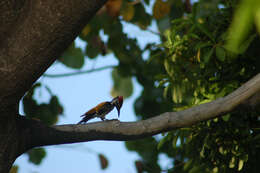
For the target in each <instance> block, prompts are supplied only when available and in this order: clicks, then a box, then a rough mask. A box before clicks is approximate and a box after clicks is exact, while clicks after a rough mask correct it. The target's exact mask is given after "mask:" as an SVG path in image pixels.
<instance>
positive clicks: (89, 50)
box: [86, 44, 100, 58]
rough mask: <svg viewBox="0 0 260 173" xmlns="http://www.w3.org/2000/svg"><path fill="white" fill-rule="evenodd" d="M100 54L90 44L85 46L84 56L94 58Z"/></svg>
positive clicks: (95, 47)
mask: <svg viewBox="0 0 260 173" xmlns="http://www.w3.org/2000/svg"><path fill="white" fill-rule="evenodd" d="M99 53H100V51H99V49H98V47H97V46H93V45H92V44H87V46H86V55H87V56H88V57H89V58H96V57H97V56H98V54H99Z"/></svg>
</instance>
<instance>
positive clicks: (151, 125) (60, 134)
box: [26, 74, 260, 147]
mask: <svg viewBox="0 0 260 173" xmlns="http://www.w3.org/2000/svg"><path fill="white" fill-rule="evenodd" d="M258 92H260V74H258V75H256V76H255V77H254V78H252V79H251V80H249V81H248V82H247V83H245V84H244V85H242V86H241V87H240V88H238V89H237V90H235V91H234V92H232V93H231V94H229V95H228V96H226V97H222V98H218V99H217V100H215V101H212V102H209V103H205V104H201V105H199V106H195V107H192V108H189V109H186V110H184V111H179V112H166V113H163V114H161V115H158V116H155V117H153V118H149V119H147V120H142V121H138V122H120V121H106V122H96V123H88V124H86V125H57V126H52V127H47V126H44V125H42V124H41V123H40V122H34V123H29V124H30V126H31V130H30V133H31V143H30V145H31V146H30V147H35V146H44V145H56V144H67V143H75V142H86V141H93V140H115V141H126V140H135V139H140V138H143V137H146V136H152V135H155V134H158V133H161V132H166V131H169V130H172V129H176V128H181V127H188V126H191V125H193V124H196V123H198V122H200V121H204V120H208V119H211V118H215V117H217V116H221V115H223V114H225V113H228V112H231V111H233V110H234V109H235V108H236V107H237V106H239V105H240V104H242V103H243V102H244V101H246V100H247V99H248V98H250V97H251V96H253V95H255V94H256V93H258ZM26 127H28V124H27V125H26Z"/></svg>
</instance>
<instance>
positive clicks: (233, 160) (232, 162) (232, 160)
mask: <svg viewBox="0 0 260 173" xmlns="http://www.w3.org/2000/svg"><path fill="white" fill-rule="evenodd" d="M235 166H236V158H235V156H233V157H232V158H231V160H230V162H229V168H234V167H235Z"/></svg>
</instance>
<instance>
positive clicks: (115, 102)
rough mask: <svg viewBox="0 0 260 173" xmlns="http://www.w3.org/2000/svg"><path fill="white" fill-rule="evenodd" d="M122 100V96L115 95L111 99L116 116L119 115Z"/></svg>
mask: <svg viewBox="0 0 260 173" xmlns="http://www.w3.org/2000/svg"><path fill="white" fill-rule="evenodd" d="M123 100H124V99H123V96H117V97H115V98H113V100H112V101H111V104H112V105H114V106H115V107H116V109H117V113H118V117H119V116H120V109H121V107H122V104H123Z"/></svg>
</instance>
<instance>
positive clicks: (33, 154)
mask: <svg viewBox="0 0 260 173" xmlns="http://www.w3.org/2000/svg"><path fill="white" fill-rule="evenodd" d="M27 154H28V155H29V161H30V162H32V163H34V164H35V165H39V164H41V162H42V160H43V158H44V157H45V156H46V151H45V149H43V148H35V149H32V150H30V151H28V152H27Z"/></svg>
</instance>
